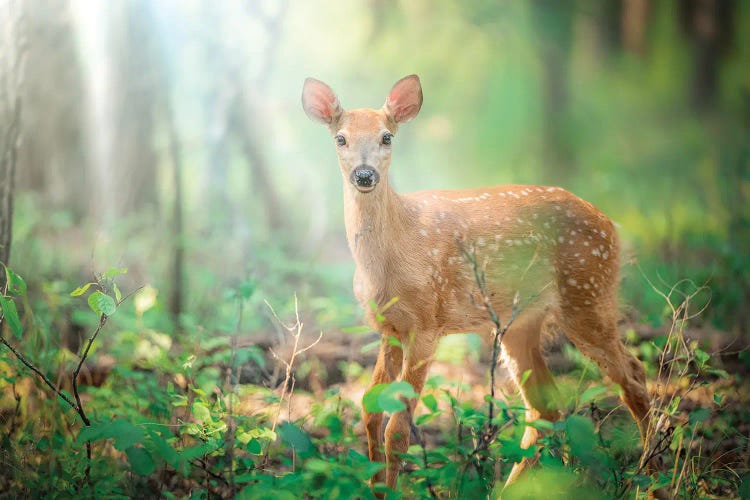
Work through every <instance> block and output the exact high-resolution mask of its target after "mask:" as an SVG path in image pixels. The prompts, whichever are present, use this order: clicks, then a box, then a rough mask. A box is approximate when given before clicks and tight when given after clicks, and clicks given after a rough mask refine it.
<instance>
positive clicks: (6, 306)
mask: <svg viewBox="0 0 750 500" xmlns="http://www.w3.org/2000/svg"><path fill="white" fill-rule="evenodd" d="M0 309H2V312H3V317H4V318H5V322H6V323H7V324H8V327H9V328H10V331H12V332H13V335H15V336H16V338H17V339H18V340H21V336H22V335H23V327H22V326H21V319H20V318H19V317H18V310H17V309H16V304H15V302H13V299H11V298H9V297H4V296H1V295H0Z"/></svg>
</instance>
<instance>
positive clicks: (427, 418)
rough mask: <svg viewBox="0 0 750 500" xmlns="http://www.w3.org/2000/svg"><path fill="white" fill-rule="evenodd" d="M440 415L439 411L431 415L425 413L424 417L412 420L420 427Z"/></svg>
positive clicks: (420, 416)
mask: <svg viewBox="0 0 750 500" xmlns="http://www.w3.org/2000/svg"><path fill="white" fill-rule="evenodd" d="M441 413H443V412H441V411H436V412H433V413H425V414H424V415H419V416H418V417H417V418H416V419H414V423H415V424H416V425H422V424H426V423H428V422H432V421H433V420H434V419H436V418H437V417H438V416H439V415H440V414H441Z"/></svg>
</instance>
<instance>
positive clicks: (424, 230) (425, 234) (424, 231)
mask: <svg viewBox="0 0 750 500" xmlns="http://www.w3.org/2000/svg"><path fill="white" fill-rule="evenodd" d="M419 234H421V235H422V236H427V230H426V229H420V230H419Z"/></svg>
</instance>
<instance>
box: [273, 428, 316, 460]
mask: <svg viewBox="0 0 750 500" xmlns="http://www.w3.org/2000/svg"><path fill="white" fill-rule="evenodd" d="M279 435H280V436H281V440H282V441H283V442H284V443H285V444H286V445H287V446H289V447H290V448H293V449H294V450H295V451H296V452H297V453H298V454H299V455H301V456H305V455H310V454H312V453H313V452H314V451H315V445H313V442H312V440H311V439H310V436H308V435H307V433H306V432H305V431H303V430H302V429H300V428H299V427H297V426H296V425H294V424H293V423H291V422H284V423H282V424H281V425H280V426H279Z"/></svg>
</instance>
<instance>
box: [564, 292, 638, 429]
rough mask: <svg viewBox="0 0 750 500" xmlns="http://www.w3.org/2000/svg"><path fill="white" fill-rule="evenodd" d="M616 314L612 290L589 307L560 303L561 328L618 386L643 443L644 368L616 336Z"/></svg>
mask: <svg viewBox="0 0 750 500" xmlns="http://www.w3.org/2000/svg"><path fill="white" fill-rule="evenodd" d="M589 302H593V301H589ZM617 314H618V313H617V300H616V298H615V295H614V293H612V294H610V295H609V296H607V295H605V296H603V297H599V300H598V301H597V302H596V303H593V304H590V306H589V307H580V305H579V303H578V302H576V303H573V304H565V303H563V311H562V324H563V329H564V331H565V333H566V335H567V336H568V338H569V339H570V341H571V342H573V344H575V346H576V347H577V348H578V350H580V351H581V352H582V353H583V354H585V355H586V356H588V357H589V358H591V359H593V360H594V361H595V362H596V364H597V365H599V368H600V369H601V370H602V371H603V372H604V373H605V374H606V375H607V376H609V378H610V379H611V380H612V381H613V382H614V383H616V384H618V385H619V386H620V387H621V388H622V396H621V398H622V401H623V402H624V403H625V405H626V406H627V407H628V409H629V410H630V413H631V414H632V415H633V418H634V419H635V422H636V424H638V430H639V431H640V433H641V439H642V440H643V442H644V443H645V441H646V432H647V427H648V417H649V408H650V398H649V395H648V390H647V389H646V372H645V370H644V369H643V365H642V364H641V362H640V361H639V360H638V358H636V357H635V356H634V355H633V354H632V353H630V351H628V349H627V348H626V347H625V345H624V344H623V342H622V340H621V339H620V335H619V333H618V331H617Z"/></svg>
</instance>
